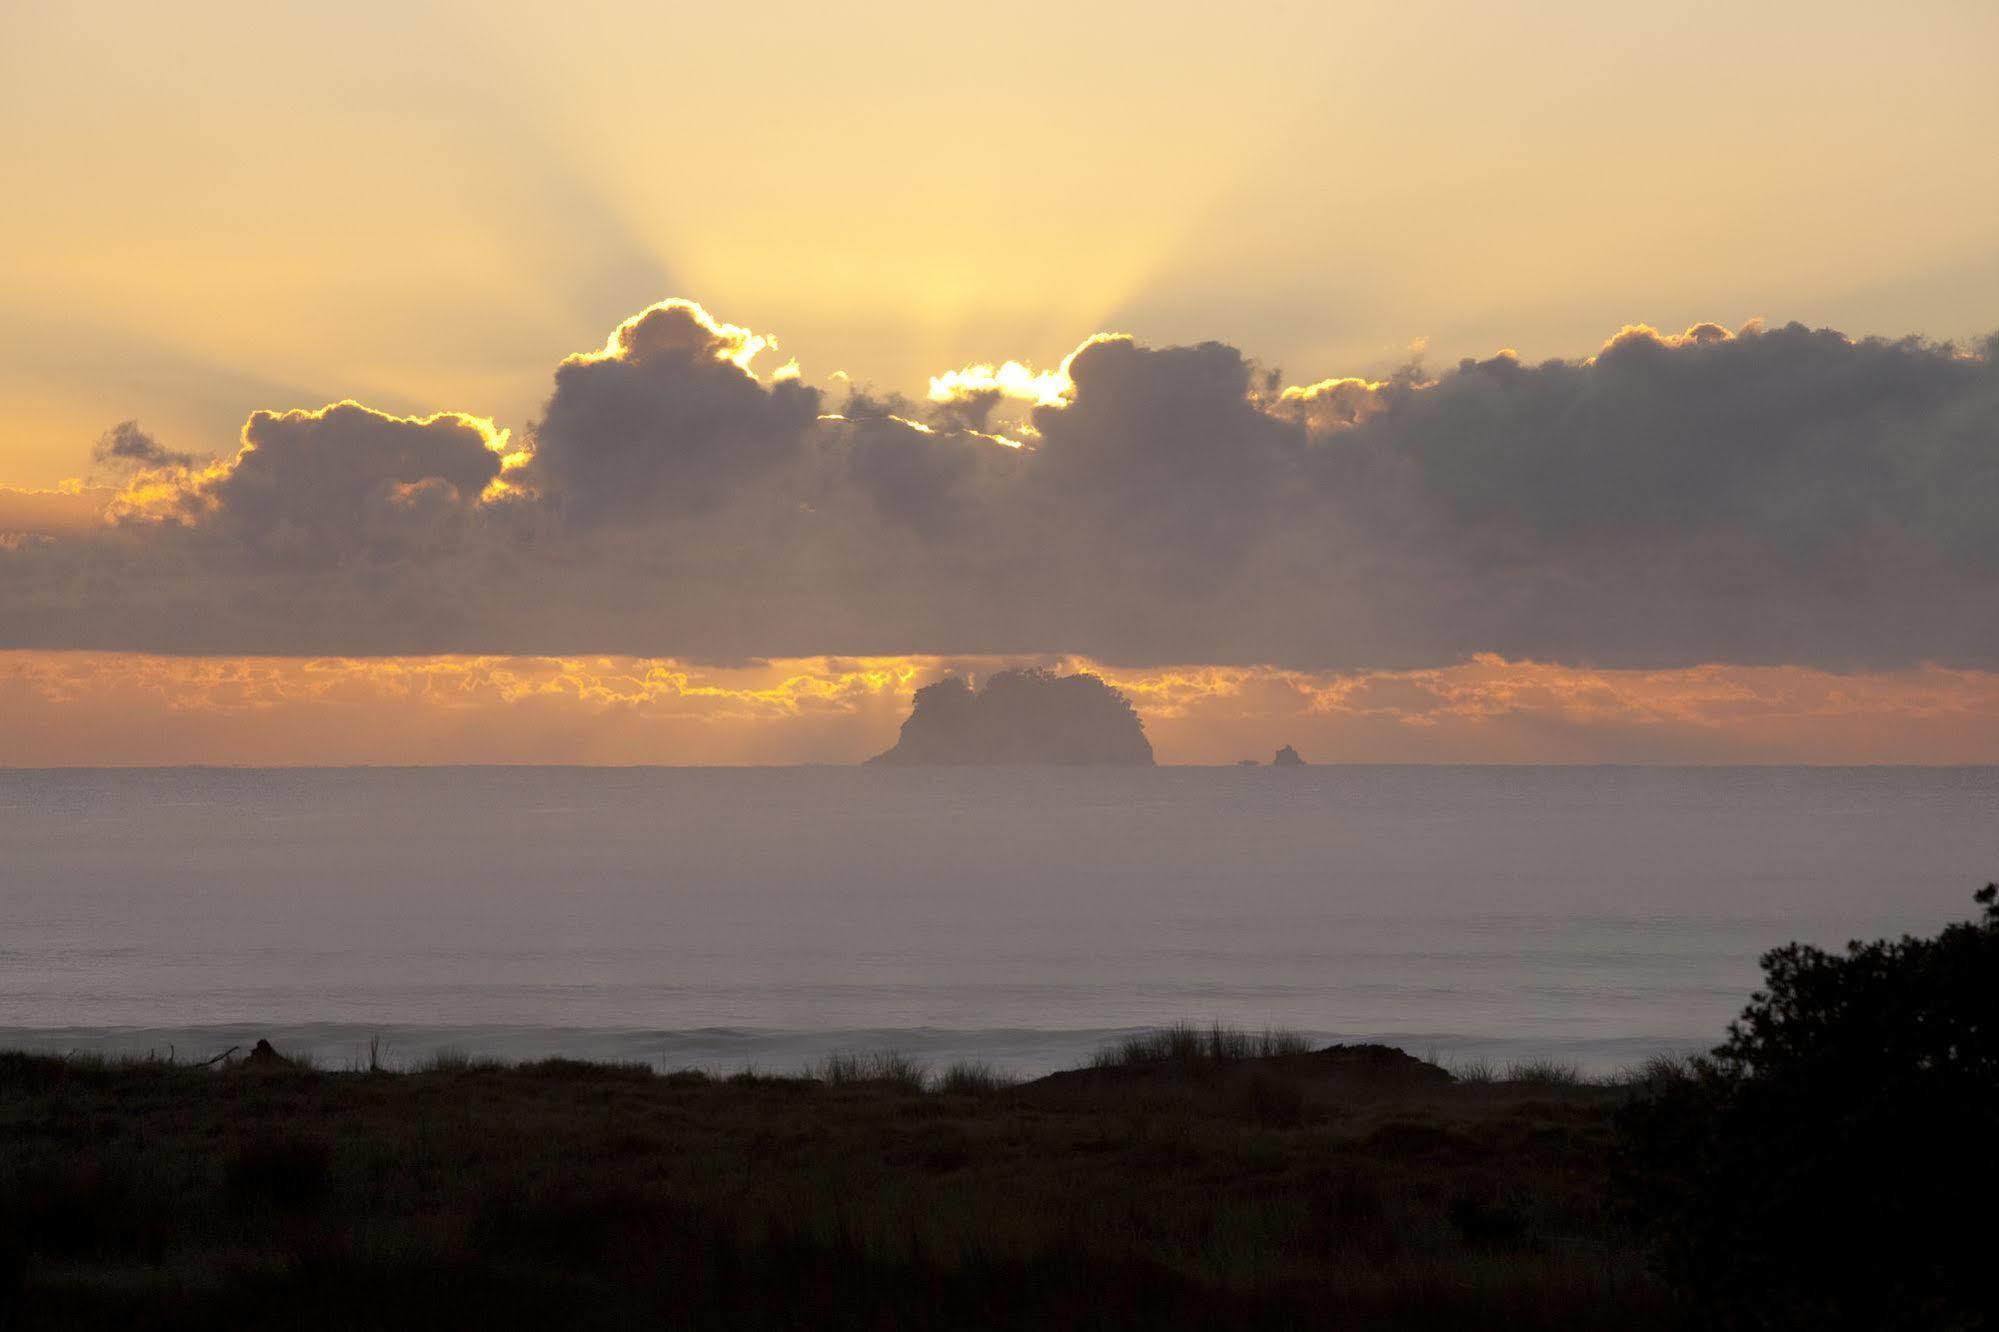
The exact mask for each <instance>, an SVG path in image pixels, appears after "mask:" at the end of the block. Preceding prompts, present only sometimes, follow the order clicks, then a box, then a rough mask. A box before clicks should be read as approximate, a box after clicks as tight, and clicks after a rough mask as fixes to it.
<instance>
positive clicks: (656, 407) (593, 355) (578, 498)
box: [524, 301, 819, 527]
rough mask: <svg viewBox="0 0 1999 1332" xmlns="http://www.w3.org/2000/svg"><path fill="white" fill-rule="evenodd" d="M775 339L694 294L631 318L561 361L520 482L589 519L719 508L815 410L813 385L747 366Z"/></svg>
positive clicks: (792, 447)
mask: <svg viewBox="0 0 1999 1332" xmlns="http://www.w3.org/2000/svg"><path fill="white" fill-rule="evenodd" d="M772 345H774V344H773V343H772V341H771V339H769V338H766V337H763V336H760V335H758V334H755V333H752V332H750V331H749V330H748V329H745V328H740V327H738V326H736V325H734V324H724V323H721V322H719V321H717V320H716V319H714V318H713V317H712V316H711V315H709V314H708V312H707V311H706V310H704V309H702V308H701V307H700V306H698V305H696V304H694V303H693V302H691V301H662V302H661V303H659V304H658V305H654V306H652V307H650V308H649V309H647V310H644V311H642V312H641V313H639V314H637V315H634V316H632V318H630V319H627V320H626V321H625V322H624V323H622V324H620V325H619V326H618V327H617V329H616V330H615V331H614V332H613V333H612V334H611V337H610V340H609V341H608V342H606V343H605V345H604V347H603V349H602V350H600V351H596V352H590V353H587V354H585V355H580V356H572V357H570V358H569V359H568V360H566V361H564V362H563V363H562V364H561V365H560V366H559V367H558V368H557V369H556V372H555V392H554V394H553V395H552V396H551V397H550V398H549V400H548V405H547V407H546V409H545V411H544V414H543V417H542V421H541V425H540V428H539V430H538V431H537V436H536V448H535V455H534V461H533V463H532V465H531V466H530V468H529V469H528V472H527V475H526V477H525V478H524V479H525V482H526V484H528V485H530V486H532V487H534V488H536V489H537V490H539V491H540V492H541V493H542V495H543V496H544V497H545V498H546V499H547V501H548V502H549V503H550V504H551V505H552V506H554V507H555V508H556V509H557V510H558V511H559V512H560V513H561V514H562V516H563V518H564V519H565V520H566V521H567V522H569V523H570V524H572V525H576V526H584V527H587V526H593V525H596V524H599V523H607V522H620V523H628V522H636V521H645V520H652V521H658V520H661V519H666V518H671V517H673V516H675V515H682V514H690V513H702V512H707V511H710V510H713V509H715V508H717V507H719V506H720V505H722V504H723V503H725V502H726V501H727V500H728V499H729V498H730V497H731V495H732V494H733V493H734V491H735V490H736V489H737V488H738V487H739V486H742V485H745V484H748V483H749V482H751V481H752V480H754V479H755V478H756V477H757V476H758V475H759V474H760V473H767V472H768V471H770V470H771V469H774V468H776V467H779V466H781V465H782V464H784V463H785V462H787V461H789V460H790V459H791V458H792V456H793V455H794V454H795V453H796V451H797V449H798V447H799V444H800V441H801V440H802V438H803V436H804V433H805V430H806V429H807V427H809V426H810V425H811V424H812V422H813V421H814V419H815V418H816V417H817V416H818V414H819V394H818V391H817V390H816V389H813V388H810V387H808V386H807V385H805V384H803V383H800V382H799V381H798V380H796V379H794V378H789V377H786V378H779V379H777V380H775V382H773V383H771V384H769V385H765V384H763V383H761V382H759V381H758V379H757V377H756V375H755V374H754V373H753V372H752V371H751V369H750V364H751V362H752V361H753V360H754V359H755V358H756V356H757V354H758V353H759V352H761V351H763V350H765V349H766V348H767V347H770V346H772Z"/></svg>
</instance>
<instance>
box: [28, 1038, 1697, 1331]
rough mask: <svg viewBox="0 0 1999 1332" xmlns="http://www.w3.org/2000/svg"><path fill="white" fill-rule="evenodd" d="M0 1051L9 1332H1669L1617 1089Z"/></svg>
mask: <svg viewBox="0 0 1999 1332" xmlns="http://www.w3.org/2000/svg"><path fill="white" fill-rule="evenodd" d="M374 1063H375V1061H374V1060H372V1059H370V1058H368V1057H367V1056H360V1057H357V1059H356V1061H355V1067H354V1068H353V1069H351V1070H349V1071H344V1072H335V1071H328V1070H324V1069H318V1068H314V1067H313V1066H312V1065H311V1064H310V1063H309V1062H308V1061H303V1060H299V1059H296V1058H294V1059H292V1060H291V1061H290V1062H287V1063H275V1062H269V1061H252V1060H247V1059H238V1060H235V1061H233V1062H226V1061H225V1062H222V1063H217V1064H211V1065H205V1066H199V1067H197V1066H193V1065H190V1064H175V1063H169V1062H165V1061H158V1062H130V1063H113V1062H107V1061H103V1060H93V1059H84V1058H70V1059H62V1058H53V1057H46V1056H33V1055H25V1054H0V1327H4V1328H14V1327H24V1328H25V1327H37V1328H39V1327H60V1328H66V1329H69V1328H75V1329H93V1328H120V1329H125V1328H203V1329H206V1328H216V1327H223V1328H231V1327H259V1328H262V1327H285V1328H295V1329H321V1328H324V1329H333V1328H341V1329H345V1328H353V1327H370V1328H402V1327H431V1326H435V1327H480V1328H484V1329H488V1330H489V1332H498V1330H499V1329H510V1328H530V1327H531V1328H547V1327H565V1328H626V1327H637V1326H664V1327H702V1328H710V1327H713V1328H742V1329H763V1328H798V1327H813V1328H876V1327H903V1328H925V1327H950V1328H1018V1327H1025V1326H1034V1327H1052V1328H1068V1327H1101V1328H1120V1329H1121V1328H1129V1327H1134V1326H1141V1327H1150V1328H1162V1329H1177V1328H1189V1329H1191V1328H1241V1329H1251V1328H1255V1329H1261V1328H1270V1327H1306V1326H1329V1327H1342V1328H1349V1327H1350V1328H1362V1329H1398V1330H1406V1332H1428V1330H1430V1329H1446V1328H1449V1329H1458V1328H1464V1327H1473V1326H1477V1327H1495V1328H1565V1329H1566V1328H1573V1329H1583V1328H1590V1329H1594V1328H1603V1327H1611V1326H1615V1327H1620V1328H1634V1329H1644V1328H1648V1327H1658V1326H1660V1325H1661V1324H1660V1322H1659V1314H1660V1311H1661V1310H1662V1308H1663V1304H1662V1301H1661V1297H1660V1287H1659V1285H1658V1283H1657V1281H1656V1279H1655V1278H1653V1277H1652V1276H1651V1275H1650V1274H1649V1273H1648V1271H1647V1270H1646V1267H1645V1264H1644V1262H1643V1252H1642V1250H1641V1248H1640V1247H1639V1245H1638V1243H1637V1240H1636V1238H1635V1236H1633V1235H1631V1234H1630V1233H1628V1232H1627V1231H1625V1230H1624V1229H1623V1228H1621V1226H1620V1224H1619V1222H1618V1221H1617V1220H1616V1218H1615V1217H1614V1216H1613V1215H1612V1213H1611V1212H1610V1210H1609V1193H1608V1177H1607V1174H1606V1170H1607V1167H1608V1159H1609V1158H1608V1151H1607V1144H1608V1142H1609V1141H1610V1124H1611V1115H1612V1112H1613V1110H1614V1107H1615V1106H1616V1104H1617V1103H1618V1101H1619V1100H1621V1099H1622V1098H1623V1097H1624V1096H1625V1095H1627V1093H1626V1092H1624V1091H1622V1090H1620V1089H1618V1088H1616V1087H1610V1086H1605V1085H1594V1084H1577V1085H1572V1086H1568V1087H1561V1088H1552V1089H1551V1088H1545V1087H1539V1086H1532V1085H1525V1084H1522V1085H1515V1084H1511V1083H1508V1082H1505V1081H1503V1080H1498V1079H1495V1080H1492V1081H1488V1082H1484V1083H1478V1084H1463V1083H1460V1082H1459V1081H1457V1080H1456V1079H1454V1078H1453V1077H1452V1076H1451V1075H1450V1074H1449V1073H1448V1072H1446V1071H1444V1070H1442V1069H1440V1068H1438V1067H1436V1066H1435V1065H1434V1064H1429V1063H1425V1062H1424V1061H1422V1060H1418V1059H1415V1058H1412V1057H1411V1056H1409V1055H1407V1054H1404V1053H1403V1052H1401V1051H1399V1050H1393V1049H1389V1048H1388V1047H1383V1046H1334V1047H1328V1048H1325V1049H1314V1048H1312V1046H1311V1044H1310V1043H1308V1042H1306V1041H1304V1040H1302V1039H1300V1038H1298V1037H1296V1036H1294V1035H1290V1034H1287V1033H1283V1032H1254V1033H1252V1032H1241V1031H1236V1030H1233V1029H1230V1028H1225V1027H1206V1028H1194V1027H1184V1028H1169V1029H1167V1030H1165V1031H1161V1032H1157V1033H1153V1034H1150V1035H1147V1036H1143V1037H1137V1038H1133V1039H1131V1040H1128V1041H1124V1042H1120V1043H1119V1044H1117V1045H1115V1046H1113V1047H1111V1048H1108V1049H1106V1050H1105V1051H1103V1052H1102V1053H1101V1054H1100V1056H1099V1057H1098V1058H1097V1059H1096V1060H1095V1061H1093V1063H1092V1065H1091V1066H1090V1067H1087V1068H1081V1069H1076V1070H1073V1071H1072V1072H1070V1073H1067V1074H1058V1075H1053V1076H1051V1077H1048V1078H1042V1079H1037V1080H1035V1081H1033V1082H1026V1083H1021V1082H1017V1081H1016V1080H1015V1079H1012V1078H1010V1077H1008V1076H1006V1075H1005V1074H1003V1073H1000V1072H998V1071H996V1070H994V1069H991V1068H988V1067H984V1066H981V1065H976V1064H962V1065H957V1066H954V1067H952V1068H948V1069H945V1070H943V1071H942V1072H941V1073H935V1074H933V1073H931V1072H930V1071H929V1070H926V1069H924V1068H922V1067H921V1066H920V1065H917V1064H915V1063H913V1062H911V1061H909V1060H907V1059H903V1058H899V1057H897V1056H895V1055H893V1054H881V1055H843V1056H836V1057H835V1058H832V1059H829V1060H827V1061H826V1062H825V1063H824V1064H823V1065H821V1066H820V1067H819V1068H818V1069H817V1070H815V1075H814V1076H810V1077H771V1076H764V1075H759V1074H756V1073H754V1072H743V1073H738V1074H735V1075H733V1076H729V1077H716V1076H713V1075H710V1074H706V1073H702V1072H698V1071H694V1070H682V1071H679V1072H673V1073H666V1074H660V1073H655V1072H654V1071H652V1070H651V1069H648V1068H645V1067H643V1066H616V1065H597V1064H586V1063H579V1062H576V1061H569V1060H551V1061H547V1062H543V1063H538V1064H527V1065H520V1066H505V1065H501V1064H497V1063H494V1062H492V1061H481V1060H476V1059H469V1058H465V1057H463V1056H454V1057H448V1058H443V1059H438V1060H434V1061H431V1062H428V1063H426V1064H425V1065H423V1066H422V1067H420V1068H417V1069H414V1070H412V1071H407V1072H388V1071H381V1070H380V1069H379V1068H373V1069H371V1064H374Z"/></svg>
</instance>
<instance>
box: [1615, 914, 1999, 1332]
mask: <svg viewBox="0 0 1999 1332" xmlns="http://www.w3.org/2000/svg"><path fill="white" fill-rule="evenodd" d="M1995 897H1999V889H1995V888H1994V887H1993V886H1990V885H1988V886H1987V887H1986V888H1985V889H1984V890H1983V891H1981V892H1979V893H1978V894H1977V895H1976V897H1975V899H1974V900H1975V901H1976V902H1977V904H1978V905H1979V906H1980V907H1981V908H1982V911H1981V913H1980V915H1979V917H1978V919H1976V920H1973V921H1970V922H1964V923H1960V924H1955V925H1951V926H1949V927H1947V928H1946V929H1944V930H1943V931H1942V932H1941V933H1940V934H1939V935H1937V936H1936V937H1935V938H1913V937H1906V936H1905V937H1904V938H1901V939H1899V940H1876V941H1873V942H1871V943H1860V942H1855V943H1851V944H1848V945H1847V947H1846V950H1845V951H1844V952H1843V953H1833V952H1827V951H1825V950H1822V949H1819V948H1814V947H1810V946H1808V945H1805V944H1797V943H1793V944H1789V945H1786V946H1785V947H1783V948H1779V949H1776V950H1774V951H1772V952H1770V953H1767V954H1765V955H1764V957H1763V959H1762V964H1763V971H1764V977H1765V981H1764V988H1763V989H1762V990H1760V991H1758V992H1757V993H1756V994H1755V995H1754V996H1752V998H1751V1000H1750V1003H1749V1006H1748V1007H1747V1008H1746V1009H1745V1010H1744V1011H1743V1013H1742V1016H1741V1017H1740V1018H1738V1019H1737V1020H1736V1021H1735V1022H1734V1023H1732V1024H1731V1025H1730V1027H1729V1030H1728V1039H1727V1040H1726V1041H1725V1042H1724V1043H1723V1044H1722V1045H1721V1046H1719V1047H1718V1048H1717V1049H1716V1050H1715V1051H1714V1053H1713V1055H1712V1057H1710V1058H1706V1059H1695V1060H1691V1061H1689V1062H1688V1063H1687V1064H1686V1065H1684V1066H1683V1067H1681V1068H1680V1069H1679V1070H1678V1071H1677V1072H1674V1073H1672V1075H1670V1076H1666V1075H1659V1076H1654V1077H1653V1078H1651V1079H1650V1080H1649V1081H1648V1084H1647V1087H1646V1091H1645V1092H1644V1094H1642V1095H1641V1096H1640V1097H1639V1098H1638V1099H1637V1100H1635V1101H1634V1102H1633V1103H1632V1104H1631V1105H1630V1106H1628V1107H1627V1108H1626V1109H1625V1111H1624V1112H1623V1114H1622V1115H1621V1117H1620V1125H1619V1127H1620V1141H1621V1160H1620V1166H1619V1179H1620V1186H1621V1190H1622V1192H1623V1194H1624V1197H1625V1200H1626V1202H1627V1204H1628V1205H1629V1206H1630V1207H1631V1209H1632V1210H1633V1212H1634V1214H1635V1219H1637V1220H1638V1221H1639V1222H1640V1223H1641V1224H1642V1225H1644V1226H1645V1227H1646V1228H1647V1229H1648V1230H1649V1232H1650V1233H1651V1235H1652V1236H1653V1238H1654V1240H1655V1243H1656V1246H1657V1252H1658V1255H1659V1258H1660V1261H1661V1264H1662V1266H1663V1268H1664V1270H1665V1275H1666V1276H1667V1278H1668V1280H1669V1281H1670V1282H1671V1283H1672V1284H1673V1285H1674V1287H1675V1288H1676V1290H1677V1291H1678V1292H1679V1293H1680V1295H1681V1297H1682V1299H1683V1300H1684V1301H1685V1304H1686V1312H1687V1314H1688V1316H1689V1317H1690V1319H1692V1320H1693V1321H1695V1322H1696V1323H1698V1324H1699V1325H1701V1326H1706V1327H1755V1328H1784V1327H1800V1328H1802V1327H1813V1328H1836V1327H1854V1328H1861V1327H1865V1328H1897V1327H1906V1328H1955V1327H1975V1326H1984V1325H1986V1324H1987V1323H1988V1322H1990V1321H1992V1320H1993V1319H1994V1318H1995V1316H1999V1299H1995V1295H1994V1291H1995V1289H1999V1283H1995V1282H1993V1281H1992V1280H1991V1272H1992V1270H1993V1257H1994V1254H1993V1245H1992V1242H1991V1235H1992V1233H1993V1232H1992V1224H1991V1219H1990V1218H1991V1212H1992V1208H1993V1205H1994V1203H1995V1201H1999V1156H1995V1153H1994V1148H1995V1146H1999V1133H1995V1130H1999V905H1995Z"/></svg>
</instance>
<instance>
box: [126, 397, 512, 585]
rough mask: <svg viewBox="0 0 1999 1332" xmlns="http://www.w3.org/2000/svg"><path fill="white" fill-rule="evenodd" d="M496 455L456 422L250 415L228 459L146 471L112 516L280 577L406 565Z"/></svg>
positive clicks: (475, 421) (477, 490)
mask: <svg viewBox="0 0 1999 1332" xmlns="http://www.w3.org/2000/svg"><path fill="white" fill-rule="evenodd" d="M506 445H507V432H505V431H503V430H500V429H498V428H497V427H495V426H494V425H493V424H492V423H491V422H490V421H485V420H481V419H480V418H478V417H473V416H466V415H463V414H460V413H457V412H440V413H438V414H436V415H434V416H422V417H400V416H389V415H386V414H384V413H382V412H377V411H373V410H370V409H369V408H367V407H363V406H362V405H360V404H359V403H356V402H342V403H336V404H334V405H332V406H328V407H322V408H320V409H318V410H317V411H288V412H257V413H255V414H254V415H252V416H251V417H250V419H249V421H248V423H247V424H245V425H244V427H243V440H242V448H241V449H240V450H239V451H238V452H237V454H236V456H235V457H234V458H232V459H230V460H228V461H227V462H223V463H217V464H213V465H211V466H208V467H205V468H202V469H200V470H198V471H197V470H194V469H192V468H190V467H188V466H187V465H185V464H179V465H173V466H167V467H158V468H153V469H149V470H148V471H146V472H144V473H142V474H141V476H140V478H139V480H138V481H136V482H135V483H134V484H133V485H132V486H130V487H128V488H127V490H126V491H125V492H124V493H123V494H121V496H120V497H119V500H118V501H117V502H116V503H115V504H114V506H113V509H112V512H113V515H114V516H115V517H116V518H117V519H119V520H120V521H121V522H125V523H139V522H144V521H149V520H150V521H157V522H166V523H172V524H176V525H179V526H182V527H186V528H194V529H199V530H201V531H202V532H203V533H205V534H208V535H210V536H212V537H214V538H217V539H220V540H222V541H226V542H228V543H230V544H232V545H234V546H237V547H240V548H242V550H244V551H246V552H248V553H249V554H250V555H251V556H252V557H253V558H255V559H257V560H259V561H262V562H266V563H269V564H271V565H275V566H280V567H296V566H315V565H328V564H338V563H340V562H342V561H345V560H349V559H355V558H360V559H382V558H406V557H408V556H410V555H411V554H412V553H417V552H420V551H422V550H423V549H425V548H434V547H435V546H436V545H437V544H438V542H439V541H440V540H442V539H443V534H442V533H441V531H440V529H442V528H444V527H446V526H447V525H449V524H450V523H451V522H452V521H453V520H454V519H455V518H457V517H460V516H462V515H463V514H464V513H466V512H467V511H469V510H470V509H471V508H472V507H473V506H475V505H476V504H477V503H478V502H479V500H480V498H481V497H482V496H483V495H484V494H485V492H486V491H487V489H488V488H489V487H491V486H492V485H494V483H495V482H497V481H498V480H499V478H500V474H501V471H502V468H503V466H504V455H505V453H506ZM134 456H137V455H136V454H135V455H134ZM153 461H158V460H157V459H153Z"/></svg>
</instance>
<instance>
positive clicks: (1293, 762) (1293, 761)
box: [1270, 745, 1305, 768]
mask: <svg viewBox="0 0 1999 1332" xmlns="http://www.w3.org/2000/svg"><path fill="white" fill-rule="evenodd" d="M1270 766H1271V767H1273V768H1302V767H1304V766H1305V760H1304V759H1302V758H1299V757H1298V751H1297V750H1295V749H1293V748H1292V747H1291V746H1289V745H1286V746H1284V748H1282V749H1280V750H1278V751H1277V757H1276V758H1274V759H1272V760H1270Z"/></svg>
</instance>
